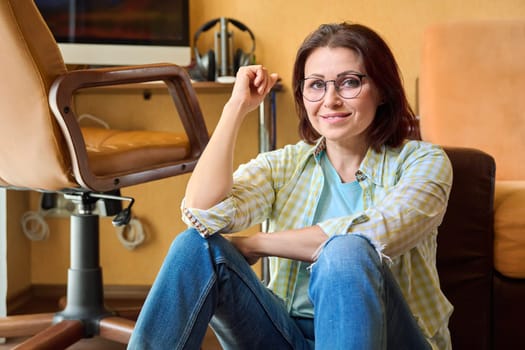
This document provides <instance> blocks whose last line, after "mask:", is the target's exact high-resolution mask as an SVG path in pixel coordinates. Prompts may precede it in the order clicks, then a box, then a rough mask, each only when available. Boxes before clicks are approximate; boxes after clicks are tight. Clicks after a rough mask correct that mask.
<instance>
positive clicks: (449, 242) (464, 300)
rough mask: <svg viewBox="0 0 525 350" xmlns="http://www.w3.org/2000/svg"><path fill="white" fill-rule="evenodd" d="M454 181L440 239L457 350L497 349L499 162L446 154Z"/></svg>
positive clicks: (466, 152) (469, 153) (467, 152)
mask: <svg viewBox="0 0 525 350" xmlns="http://www.w3.org/2000/svg"><path fill="white" fill-rule="evenodd" d="M445 151H446V152H447V154H448V156H449V158H450V160H451V162H452V167H453V172H454V180H453V183H452V190H451V193H450V198H449V203H448V208H447V212H446V214H445V217H444V219H443V223H442V224H441V226H440V228H439V233H438V256H437V265H438V271H439V277H440V281H441V287H442V289H443V291H444V293H445V295H446V296H447V298H448V299H449V300H450V302H451V303H452V304H453V305H454V312H453V314H452V317H451V319H450V332H451V337H452V348H453V349H454V350H462V349H465V350H473V349H476V350H485V349H492V341H493V302H492V300H493V298H492V297H493V281H494V269H493V263H492V262H493V246H494V229H493V201H494V172H495V164H494V159H493V158H492V157H491V156H490V155H488V154H487V153H484V152H482V151H479V150H476V149H468V148H445Z"/></svg>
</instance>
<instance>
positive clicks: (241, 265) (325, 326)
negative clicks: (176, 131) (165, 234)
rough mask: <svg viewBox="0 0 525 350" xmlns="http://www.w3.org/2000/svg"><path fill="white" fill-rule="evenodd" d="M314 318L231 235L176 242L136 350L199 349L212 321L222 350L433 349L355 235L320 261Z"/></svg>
mask: <svg viewBox="0 0 525 350" xmlns="http://www.w3.org/2000/svg"><path fill="white" fill-rule="evenodd" d="M309 294H310V298H311V300H312V303H313V305H314V314H315V318H314V319H313V320H311V319H305V318H294V317H291V316H290V315H289V313H288V311H287V310H286V307H285V305H284V303H283V302H282V300H281V299H280V298H278V297H277V296H276V295H274V294H273V293H272V292H271V291H270V290H269V289H268V288H266V287H265V286H264V285H263V284H262V283H261V281H260V280H259V278H258V277H257V275H256V274H255V273H254V272H253V270H252V268H251V267H250V266H249V265H248V264H247V262H246V260H245V259H244V257H243V256H242V255H241V254H240V253H239V252H238V251H237V250H236V249H235V247H233V246H232V245H231V244H230V243H229V242H228V241H227V240H226V239H224V238H223V237H222V236H220V235H213V236H211V237H210V238H208V239H204V238H202V237H201V236H200V235H199V234H198V233H197V231H195V230H193V229H189V230H187V231H185V232H183V233H181V234H180V235H179V236H177V238H176V239H175V240H174V242H173V244H172V246H171V248H170V250H169V252H168V254H167V256H166V259H165V261H164V263H163V265H162V267H161V270H160V272H159V274H158V276H157V278H156V280H155V282H154V284H153V286H152V288H151V290H150V293H149V295H148V297H147V299H146V301H145V303H144V306H143V308H142V311H141V313H140V315H139V318H138V320H137V323H136V326H135V330H134V332H133V334H132V337H131V339H130V342H129V345H128V349H136V350H147V349H158V350H167V349H199V348H200V345H201V343H202V340H203V338H204V335H205V333H206V330H207V327H208V324H209V325H210V326H211V328H212V329H213V330H214V332H215V333H216V335H217V338H218V340H219V342H220V343H221V345H222V347H223V348H224V349H250V350H251V349H254V350H256V349H264V350H266V349H276V350H281V349H293V350H301V349H314V348H315V349H322V350H324V349H334V350H336V349H359V350H361V349H371V350H376V349H429V348H430V347H429V344H428V343H427V342H426V340H425V338H424V337H423V336H422V334H421V331H420V330H419V328H418V327H417V324H416V322H415V320H414V318H413V317H412V314H411V313H410V310H409V308H408V306H407V304H406V302H405V301H404V299H403V297H402V295H401V292H400V290H399V287H398V286H397V283H396V282H395V280H394V278H393V276H392V274H391V272H390V270H389V269H388V267H387V266H385V265H384V264H383V263H382V262H381V261H380V259H379V256H378V254H377V252H376V251H375V249H374V248H373V247H372V245H370V243H369V242H368V241H367V240H366V239H364V238H362V237H359V236H356V235H345V236H336V237H332V238H331V239H330V240H329V241H328V242H327V244H326V245H325V247H324V248H323V251H322V252H321V254H320V256H319V259H318V260H317V262H316V263H315V264H314V265H313V267H312V271H311V278H310V287H309Z"/></svg>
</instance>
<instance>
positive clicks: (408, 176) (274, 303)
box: [129, 23, 452, 350]
mask: <svg viewBox="0 0 525 350" xmlns="http://www.w3.org/2000/svg"><path fill="white" fill-rule="evenodd" d="M276 80H277V76H276V75H275V74H269V73H268V72H267V70H266V69H265V68H264V67H262V66H249V67H243V68H242V69H241V70H240V71H239V73H238V74H237V80H236V82H235V86H234V88H233V92H232V96H231V98H230V100H229V101H228V102H227V103H226V105H225V106H224V109H223V113H222V116H221V118H220V121H219V123H218V125H217V128H216V129H215V131H214V133H213V136H212V137H211V140H210V142H209V144H208V146H207V148H206V150H205V152H204V153H203V155H202V157H201V158H200V160H199V163H198V165H197V166H196V168H195V170H194V172H193V174H192V176H191V179H190V181H189V183H188V186H187V190H186V196H185V199H184V201H183V204H182V212H183V219H184V220H185V222H186V223H188V225H189V226H190V228H189V229H188V230H187V231H185V232H183V233H182V234H180V235H179V236H178V237H177V238H176V239H175V241H174V243H173V244H172V246H171V248H170V251H169V253H168V255H167V257H166V260H165V262H164V264H163V266H162V268H161V270H160V272H159V275H158V276H157V279H156V281H155V283H154V285H153V287H152V289H151V292H150V294H149V296H148V298H147V300H146V303H145V304H144V308H143V310H142V313H141V315H140V316H139V319H138V321H137V325H136V330H135V332H134V333H133V336H132V338H131V341H130V345H129V348H132V349H148V348H154V349H198V348H199V346H200V344H201V341H202V339H203V337H204V334H205V332H206V328H207V326H208V323H209V324H210V326H211V327H212V328H213V330H214V331H215V333H216V335H217V337H218V339H219V341H220V342H221V344H222V346H223V347H224V348H225V349H313V348H315V349H323V350H324V349H374V350H375V349H396V350H397V349H430V348H432V349H449V348H450V336H449V332H448V319H449V316H450V314H451V312H452V306H451V305H450V303H449V302H448V301H447V300H446V298H445V297H444V295H443V294H442V293H441V291H440V287H439V281H438V275H437V270H436V265H435V258H436V235H437V227H438V225H439V224H440V222H441V220H442V217H443V215H444V212H445V209H446V205H447V200H448V195H449V191H450V186H451V181H452V173H451V167H450V163H449V161H448V159H447V157H446V155H445V154H444V152H443V150H442V149H441V148H439V147H437V146H434V145H431V144H428V143H424V142H421V141H415V140H408V139H409V137H410V134H411V133H413V132H415V131H416V130H417V124H416V119H415V116H414V113H413V112H412V110H411V109H410V107H409V105H408V102H407V99H406V96H405V93H404V91H403V87H402V83H401V78H400V74H399V70H398V67H397V64H396V62H395V59H394V57H393V55H392V53H391V51H390V49H389V48H388V46H387V45H386V44H385V42H384V41H383V40H382V39H381V38H380V37H379V36H378V35H377V34H376V33H375V32H374V31H372V30H371V29H369V28H367V27H365V26H362V25H356V24H347V23H342V24H328V25H322V26H321V27H319V28H318V29H317V30H316V31H314V32H313V33H312V34H311V35H309V36H308V37H307V38H306V40H305V41H304V43H303V44H302V46H301V47H300V49H299V51H298V53H297V57H296V61H295V66H294V72H293V83H294V96H295V102H296V107H297V111H298V115H299V128H300V135H301V138H302V141H300V142H298V143H297V144H295V145H288V146H286V147H284V148H282V149H279V150H276V151H273V152H269V153H264V154H260V155H259V156H258V157H257V158H256V159H254V160H252V161H251V162H249V163H247V164H245V165H242V166H241V167H239V169H238V170H237V171H236V172H235V173H234V174H233V176H232V173H233V165H232V164H233V151H234V145H235V142H236V139H237V134H238V130H239V127H240V125H241V123H242V121H243V120H244V118H245V116H246V115H247V114H248V112H250V111H252V110H254V109H255V108H256V107H257V106H258V105H259V103H260V102H261V101H262V100H263V98H264V96H265V95H266V94H267V93H268V92H269V91H270V89H271V88H272V86H273V85H274V84H275V82H276ZM266 219H269V222H270V225H269V228H270V230H269V231H270V232H271V233H258V234H255V235H253V236H250V237H245V238H235V239H230V240H227V239H225V238H224V237H223V235H222V234H225V233H229V232H237V231H240V230H243V229H245V228H248V227H250V226H253V225H255V224H259V223H261V222H262V221H264V220H266ZM264 256H270V257H271V258H270V259H271V261H270V267H271V275H272V276H271V281H270V283H269V286H268V288H267V287H265V286H264V285H263V284H262V283H261V282H260V281H259V280H258V278H257V276H255V274H254V273H253V272H252V270H251V268H250V267H249V264H253V263H255V262H256V261H257V260H258V259H259V258H261V257H264Z"/></svg>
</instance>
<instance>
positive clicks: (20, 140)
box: [0, 0, 75, 189]
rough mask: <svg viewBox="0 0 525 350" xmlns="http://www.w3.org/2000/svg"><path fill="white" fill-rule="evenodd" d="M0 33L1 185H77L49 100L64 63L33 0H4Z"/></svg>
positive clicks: (62, 70) (0, 19) (26, 186)
mask: <svg viewBox="0 0 525 350" xmlns="http://www.w3.org/2000/svg"><path fill="white" fill-rule="evenodd" d="M0 37H1V38H2V44H1V46H2V48H1V50H0V77H1V79H2V80H1V83H0V125H1V127H0V186H6V187H8V186H9V187H22V188H36V189H39V188H60V187H62V188H65V187H70V186H75V181H74V180H73V177H72V175H71V174H72V173H71V164H70V159H69V153H68V151H67V147H66V145H65V141H64V139H63V136H62V132H61V130H60V128H59V127H58V124H57V123H56V120H55V117H54V116H53V114H52V112H51V110H50V108H49V104H48V91H49V88H50V86H51V84H52V82H53V81H54V80H55V78H56V77H57V76H59V75H60V74H63V73H64V72H66V67H65V65H64V62H63V59H62V56H61V53H60V51H59V48H58V46H57V44H56V42H55V40H54V38H53V36H52V34H51V32H50V31H49V29H48V27H47V25H46V23H45V22H44V20H43V19H42V17H41V16H40V13H39V12H38V10H37V8H36V6H35V4H34V2H33V1H31V0H2V1H0ZM28 169H30V171H28Z"/></svg>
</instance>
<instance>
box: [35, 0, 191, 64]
mask: <svg viewBox="0 0 525 350" xmlns="http://www.w3.org/2000/svg"><path fill="white" fill-rule="evenodd" d="M35 3H36V5H37V6H38V8H39V10H40V12H41V14H42V16H43V17H44V19H45V21H46V23H47V24H48V26H49V28H50V30H51V32H52V33H53V35H54V37H55V39H56V41H57V42H58V45H59V47H60V49H61V51H62V55H63V57H64V61H65V63H66V64H72V65H90V66H113V65H135V64H146V63H160V62H169V63H174V64H177V65H180V66H188V65H189V64H190V63H191V48H190V38H189V30H190V29H189V0H170V1H159V0H96V1H93V0H35Z"/></svg>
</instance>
